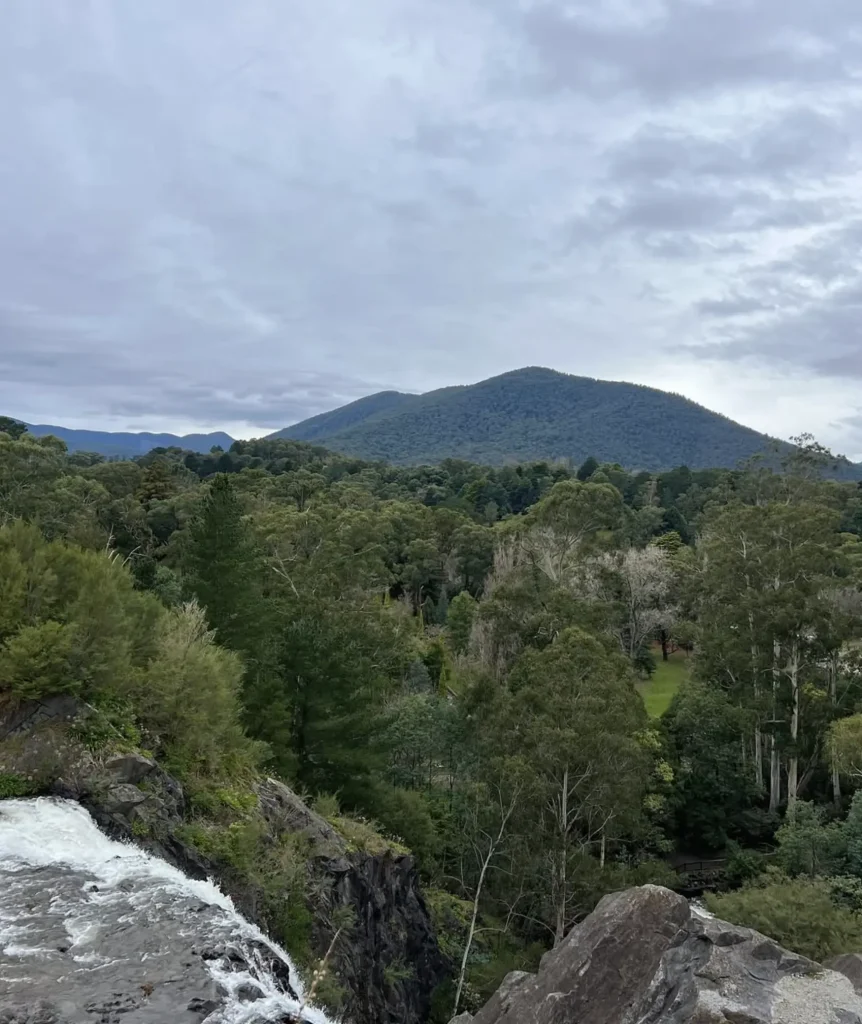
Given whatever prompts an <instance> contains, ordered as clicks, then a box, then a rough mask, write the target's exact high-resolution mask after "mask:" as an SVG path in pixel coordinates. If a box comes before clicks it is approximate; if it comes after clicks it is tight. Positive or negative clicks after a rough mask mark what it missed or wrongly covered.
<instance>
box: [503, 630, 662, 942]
mask: <svg viewBox="0 0 862 1024" xmlns="http://www.w3.org/2000/svg"><path fill="white" fill-rule="evenodd" d="M509 686H510V690H511V696H510V698H509V699H508V701H507V702H506V705H505V710H504V713H503V716H502V722H501V724H502V725H503V726H504V729H506V730H507V731H508V734H509V737H510V744H511V746H512V747H513V748H514V749H515V750H516V751H517V752H518V755H519V757H520V758H521V759H522V760H523V762H524V763H525V764H526V765H527V766H528V769H527V770H528V771H529V772H530V773H531V775H532V778H531V779H530V781H529V782H528V783H527V790H526V791H525V805H526V806H528V807H530V808H532V809H533V820H532V824H531V825H524V826H523V831H524V834H526V835H529V836H531V837H532V839H533V841H534V842H535V843H538V844H539V845H540V847H541V850H542V854H543V856H544V857H545V858H547V861H548V862H549V868H550V870H549V871H548V872H547V873H546V874H545V876H544V879H543V882H542V885H543V888H544V891H545V894H546V898H547V912H548V914H549V917H550V920H549V922H548V924H549V925H550V927H551V928H552V930H553V934H554V937H555V942H556V943H559V942H560V941H562V939H563V936H564V935H565V934H566V931H567V930H568V928H569V926H570V925H571V923H572V912H573V903H572V901H573V882H574V879H573V877H572V875H571V873H570V872H571V870H572V867H573V865H574V862H575V860H576V859H577V857H578V855H579V854H580V853H582V852H584V851H586V852H591V851H593V850H599V849H600V848H601V847H602V846H603V845H604V844H605V843H607V842H608V841H612V840H613V839H614V837H615V836H616V835H619V834H620V833H622V832H624V831H625V828H626V826H630V825H631V823H632V821H633V820H636V819H638V818H639V816H640V813H641V810H642V803H643V794H644V787H645V781H646V776H647V774H648V770H647V768H646V762H647V755H646V752H645V749H644V747H643V746H642V745H641V744H640V743H639V742H638V740H637V736H638V733H639V732H640V731H641V730H642V729H643V728H644V727H645V725H646V714H645V711H644V707H643V702H642V701H641V699H640V697H639V696H638V694H637V693H636V692H635V689H634V685H633V677H632V674H631V669H630V668H629V666H628V664H627V662H626V661H625V660H624V659H623V658H622V657H621V656H619V655H615V654H612V653H610V652H609V651H608V650H607V649H606V648H605V647H604V645H603V644H602V643H601V641H600V640H598V639H597V638H595V637H593V636H590V635H589V634H587V633H585V632H583V631H582V630H580V629H574V628H573V629H568V630H566V631H565V632H563V633H562V634H560V636H559V637H557V639H556V640H555V641H554V643H553V644H551V646H550V647H548V648H546V649H545V650H543V651H535V650H528V651H525V652H524V654H523V655H522V656H521V658H520V659H519V661H518V663H517V664H516V666H515V668H514V670H513V672H512V675H511V678H510V682H509ZM501 738H502V737H501ZM502 749H505V748H502Z"/></svg>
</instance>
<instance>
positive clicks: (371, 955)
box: [258, 779, 451, 1024]
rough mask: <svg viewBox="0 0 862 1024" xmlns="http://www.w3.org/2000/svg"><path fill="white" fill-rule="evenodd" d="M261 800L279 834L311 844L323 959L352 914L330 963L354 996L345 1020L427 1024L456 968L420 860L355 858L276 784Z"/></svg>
mask: <svg viewBox="0 0 862 1024" xmlns="http://www.w3.org/2000/svg"><path fill="white" fill-rule="evenodd" d="M258 797H259V799H260V804H261V809H262V810H263V813H264V815H265V817H266V819H267V821H268V822H269V823H270V826H271V827H272V829H273V831H274V833H275V834H278V833H280V832H292V833H296V832H300V833H302V834H303V835H305V836H306V837H307V838H308V840H309V842H310V847H311V853H310V859H309V865H310V872H311V875H312V876H313V877H312V884H311V886H310V889H311V891H314V892H316V893H318V894H319V895H318V899H319V905H320V906H321V907H325V908H327V909H326V911H325V912H320V913H317V914H316V915H315V925H314V947H315V951H316V952H317V953H318V955H319V956H323V955H324V954H325V953H326V951H327V949H328V948H329V944H330V942H331V941H332V938H333V935H334V931H333V928H332V925H331V923H330V922H331V921H332V919H333V917H336V916H337V912H338V910H339V909H340V908H347V909H349V910H350V911H351V912H352V916H353V918H354V920H355V925H354V927H353V928H352V929H350V930H349V932H348V933H346V934H345V935H343V936H342V937H341V938H340V939H339V941H338V943H337V945H336V947H335V951H334V954H333V957H332V960H331V963H332V966H333V969H334V973H335V974H336V976H337V977H338V978H339V980H340V981H341V983H342V984H343V985H344V986H345V987H346V989H347V991H348V997H347V1001H346V1003H345V1006H344V1008H343V1016H344V1019H345V1020H347V1021H350V1022H351V1024H388V1022H390V1021H393V1022H397V1024H422V1022H424V1021H426V1020H427V1018H428V1013H429V1011H430V1006H431V995H432V993H433V991H434V989H435V988H436V987H437V985H438V984H440V982H442V981H443V980H445V978H446V977H447V976H448V975H449V973H450V972H451V965H450V964H449V963H448V962H447V961H446V959H445V958H444V957H443V955H442V953H441V952H440V948H439V946H438V944H437V937H436V935H435V934H434V928H433V926H432V924H431V919H430V916H429V914H428V910H427V907H426V906H425V901H424V899H423V897H422V892H421V890H420V887H419V875H418V872H417V870H416V865H415V863H414V861H413V858H412V857H409V856H404V855H399V854H396V853H394V852H391V851H387V852H385V853H381V854H368V853H364V852H361V851H355V850H354V851H350V850H349V849H348V846H347V843H346V842H345V841H344V839H343V838H342V837H341V836H340V835H339V834H338V832H337V831H336V830H335V829H334V828H333V827H332V826H331V825H330V824H329V823H328V822H327V821H325V820H324V819H323V818H322V817H320V815H318V814H316V813H315V812H314V811H312V810H310V809H309V808H308V807H307V806H306V805H305V804H304V803H303V802H302V801H301V800H300V799H299V798H298V797H297V796H296V794H295V793H293V792H292V790H290V789H289V788H288V787H287V786H285V785H284V784H283V783H280V782H278V781H276V780H274V779H267V780H266V781H265V782H264V783H262V784H261V785H260V786H259V787H258ZM390 967H396V968H398V970H396V971H391V970H389V968H390ZM405 967H407V968H408V972H409V973H408V974H407V976H405V971H404V968H405Z"/></svg>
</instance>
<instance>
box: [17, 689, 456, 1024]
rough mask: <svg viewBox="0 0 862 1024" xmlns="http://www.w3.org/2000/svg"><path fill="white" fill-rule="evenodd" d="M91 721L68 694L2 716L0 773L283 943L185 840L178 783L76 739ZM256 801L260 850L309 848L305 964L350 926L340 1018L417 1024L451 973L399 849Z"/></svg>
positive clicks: (339, 953)
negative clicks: (342, 915) (354, 840)
mask: <svg viewBox="0 0 862 1024" xmlns="http://www.w3.org/2000/svg"><path fill="white" fill-rule="evenodd" d="M90 714H91V711H90V709H88V708H87V707H86V706H84V705H82V704H81V703H80V702H78V701H77V700H75V699H74V698H72V697H67V696H62V697H54V698H47V699H45V700H42V701H29V702H25V703H23V704H20V705H17V706H15V707H5V708H3V707H0V776H2V775H3V773H10V774H11V775H14V776H15V777H21V778H24V779H28V780H38V786H37V788H36V791H38V792H40V793H47V794H51V795H54V796H59V797H64V798H67V799H72V800H75V801H76V802H78V803H79V804H81V805H82V806H83V807H85V808H86V809H87V810H88V811H89V813H90V814H91V815H92V817H93V818H94V819H95V821H96V822H97V823H98V824H99V826H100V827H101V829H102V830H103V831H104V832H105V833H107V834H108V835H109V836H111V837H112V838H114V839H123V840H127V841H132V842H134V843H135V844H136V845H137V846H139V847H141V848H142V849H144V850H145V851H147V852H148V853H151V854H153V855H155V856H157V857H160V858H161V859H163V860H166V861H167V862H168V863H169V864H172V865H173V866H174V867H177V868H179V869H180V870H181V871H182V872H183V873H184V874H185V875H186V876H188V877H189V878H192V879H198V880H203V879H206V878H215V879H216V880H217V881H218V883H219V884H220V886H221V887H222V889H224V891H226V892H227V893H228V894H229V895H230V896H231V897H232V898H233V900H234V903H235V905H236V906H237V908H238V909H239V910H240V911H241V912H242V913H243V914H244V915H245V916H246V917H247V918H248V919H249V920H251V921H252V922H254V923H255V924H258V925H260V926H261V927H262V928H263V929H264V931H267V932H269V933H270V934H273V936H274V937H275V938H280V937H281V936H280V935H279V934H278V929H277V928H273V927H271V924H272V922H271V921H270V920H269V919H268V916H267V914H266V911H265V909H264V905H265V904H264V901H263V900H262V899H261V893H260V892H259V891H257V889H256V887H255V885H254V884H252V883H251V882H250V881H249V879H248V878H246V877H244V876H243V874H242V872H238V871H236V870H234V869H233V868H232V867H231V866H230V865H227V864H222V863H219V862H217V861H211V860H208V859H207V858H206V857H205V856H202V855H201V853H200V851H199V850H198V849H196V848H195V847H194V846H193V845H190V844H189V843H188V842H186V841H185V840H184V839H183V830H182V825H183V824H184V823H185V822H186V821H187V819H188V809H187V807H186V800H185V797H184V794H183V789H182V786H181V785H180V784H179V783H178V782H177V781H176V779H174V778H172V776H170V775H169V774H168V773H167V772H165V771H164V770H163V769H162V768H161V767H160V766H159V765H158V764H156V763H155V762H154V761H153V760H151V759H150V758H148V757H144V756H142V755H141V754H140V753H134V752H128V753H116V754H113V755H109V754H107V753H102V754H93V753H92V752H91V751H89V750H87V749H85V748H84V747H83V746H82V744H81V743H80V742H79V741H78V740H77V739H76V734H75V729H76V727H77V726H80V724H81V722H82V721H84V720H86V719H87V718H88V716H89V715H90ZM11 795H17V794H11ZM256 796H257V801H258V808H257V813H258V814H259V816H260V820H261V823H262V825H263V827H264V829H265V831H266V835H267V841H269V842H272V843H275V842H277V841H278V840H279V837H281V836H285V835H291V836H299V837H302V840H303V843H304V845H305V848H306V849H307V851H308V853H307V871H308V879H307V886H306V891H307V894H308V899H307V902H308V910H309V911H310V914H311V919H312V935H311V940H312V952H313V953H314V955H315V956H317V957H322V956H323V955H324V954H325V953H326V952H327V950H328V949H329V946H330V943H331V941H332V939H333V937H334V935H335V933H336V930H337V928H336V925H335V924H334V922H335V921H336V920H337V919H338V916H339V915H338V912H339V911H340V910H344V911H346V912H348V916H349V919H350V920H351V922H352V924H351V926H350V927H349V928H348V929H347V930H346V931H345V932H343V934H341V937H340V939H339V941H338V943H337V945H336V947H335V949H334V951H333V953H332V956H331V959H330V966H331V967H332V968H333V971H334V973H335V975H336V976H337V978H338V980H339V981H340V983H341V984H342V985H343V987H344V989H345V994H346V999H345V1003H344V1005H343V1007H342V1013H343V1016H344V1019H345V1020H349V1021H350V1024H382V1022H397V1024H423V1022H424V1021H426V1020H427V1018H428V1014H429V1009H430V1003H431V996H432V993H433V991H434V989H435V987H436V986H437V985H438V984H440V982H442V981H443V980H444V979H445V978H446V977H447V976H448V975H449V973H450V971H451V965H450V964H449V963H448V962H447V960H446V959H445V957H444V956H443V954H442V953H441V951H440V948H439V946H438V944H437V938H436V935H435V932H434V928H433V925H432V923H431V919H430V916H429V914H428V910H427V908H426V906H425V902H424V899H423V897H422V893H421V889H420V886H419V876H418V871H417V869H416V865H415V863H414V860H413V858H412V857H411V856H409V855H406V854H404V853H402V852H399V851H397V850H389V849H387V850H385V851H383V852H380V853H370V852H365V851H363V850H357V849H353V848H351V847H350V844H348V843H347V842H346V841H345V840H344V838H343V837H342V836H341V835H340V834H339V833H338V832H337V831H336V830H335V829H334V828H333V827H332V826H331V825H330V824H329V822H327V821H326V820H324V819H323V818H321V817H320V816H319V815H317V814H315V813H314V811H312V810H311V809H309V808H308V807H307V806H306V805H305V804H304V803H303V802H302V801H301V800H300V799H299V798H298V797H297V796H296V794H295V793H293V792H292V791H291V790H290V789H289V788H288V787H287V786H285V785H283V784H282V783H280V782H278V781H276V780H274V779H262V780H260V782H259V784H258V785H257V787H256ZM286 898H287V897H286ZM392 967H398V968H400V969H399V970H397V971H393V970H392ZM404 968H408V969H404ZM0 1024H3V1022H2V1021H0Z"/></svg>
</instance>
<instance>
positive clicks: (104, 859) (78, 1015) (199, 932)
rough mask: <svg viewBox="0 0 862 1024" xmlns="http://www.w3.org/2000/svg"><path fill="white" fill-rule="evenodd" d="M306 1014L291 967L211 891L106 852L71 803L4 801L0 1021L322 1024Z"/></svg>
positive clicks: (124, 849)
mask: <svg viewBox="0 0 862 1024" xmlns="http://www.w3.org/2000/svg"><path fill="white" fill-rule="evenodd" d="M303 1003H304V993H303V989H302V984H301V981H300V978H299V975H298V972H297V970H296V968H295V967H294V965H293V963H292V962H291V960H290V958H289V957H288V955H287V954H286V953H285V952H284V950H283V949H281V948H280V947H279V946H277V945H276V944H275V943H273V942H272V941H270V940H269V939H267V938H266V937H265V936H264V935H263V933H262V932H261V931H260V930H259V929H258V928H256V927H255V926H254V925H252V924H250V923H249V922H248V921H246V920H245V919H244V918H243V917H242V916H241V915H240V914H239V913H237V911H236V909H235V907H234V905H233V903H232V902H231V900H230V898H229V897H228V896H226V895H225V894H224V893H223V892H221V891H220V890H219V888H218V887H217V886H216V885H214V884H213V883H212V882H209V881H206V882H202V881H195V880H193V879H189V878H187V877H186V876H185V875H183V874H182V872H181V871H179V870H177V869H176V868H174V867H172V866H171V865H169V864H167V863H166V862H164V861H162V860H159V859H158V858H156V857H152V856H150V855H149V854H146V853H144V852H143V851H141V850H139V849H138V848H137V847H135V846H133V845H131V844H127V843H122V842H116V841H114V840H112V839H109V838H108V837H107V836H105V835H104V834H103V833H102V832H100V831H99V829H98V828H97V827H96V825H95V823H94V822H93V820H92V818H91V817H90V816H89V814H88V813H87V811H86V810H84V809H83V808H82V807H81V806H80V805H78V804H76V803H74V802H72V801H68V800H58V799H53V798H46V797H43V798H38V799H34V800H6V801H3V802H0V1011H4V1010H7V1009H11V1008H28V1009H29V1008H32V1007H33V1006H40V1005H42V1004H44V1007H45V1012H46V1014H47V1013H49V1011H50V1013H53V1014H54V1016H53V1017H51V1016H45V1019H46V1020H56V1021H58V1022H64V1021H66V1020H69V1021H74V1022H78V1021H82V1022H83V1021H91V1020H92V1021H98V1020H102V1019H113V1015H122V1016H121V1018H120V1019H122V1021H123V1022H124V1024H164V1022H165V1021H168V1020H170V1021H171V1022H172V1024H173V1022H176V1024H180V1022H182V1024H199V1022H200V1024H202V1022H204V1021H206V1022H207V1024H264V1022H270V1021H271V1022H275V1021H279V1022H286V1021H297V1020H302V1021H306V1022H308V1024H330V1022H329V1019H328V1018H327V1017H326V1016H325V1014H323V1013H322V1012H321V1011H320V1010H317V1009H315V1008H313V1007H309V1006H303ZM0 1016H2V1012H0ZM25 1019H26V1018H25ZM40 1019H41V1018H40Z"/></svg>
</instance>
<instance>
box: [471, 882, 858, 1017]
mask: <svg viewBox="0 0 862 1024" xmlns="http://www.w3.org/2000/svg"><path fill="white" fill-rule="evenodd" d="M845 966H847V965H846V964H845ZM456 1020H457V1021H458V1024H466V1021H469V1017H465V1016H464V1015H462V1018H456ZM453 1024H454V1022H453ZM473 1024H862V997H860V995H859V994H857V992H856V991H855V990H854V988H853V985H852V984H851V982H850V980H849V979H848V978H847V977H845V976H844V975H843V974H838V973H835V972H834V971H831V970H825V969H824V968H822V967H820V966H819V965H818V964H815V963H812V962H811V961H810V960H806V959H805V957H802V956H798V955H797V954H795V953H790V952H788V951H787V950H785V949H782V948H781V947H780V946H779V945H777V943H775V942H773V941H772V940H771V939H768V938H766V937H765V936H763V935H760V934H758V933H757V932H754V931H751V930H750V929H747V928H737V927H735V926H734V925H729V924H726V923H725V922H723V921H718V920H715V919H713V918H708V917H706V916H704V915H702V914H700V913H698V912H697V911H693V910H692V909H691V908H690V907H689V904H688V902H687V901H686V900H685V899H684V898H683V897H681V896H678V895H677V894H675V893H673V892H670V891H669V890H668V889H662V888H660V887H658V886H643V887H641V888H638V889H630V890H628V891H626V892H624V893H618V894H614V895H613V896H608V897H605V899H603V900H602V901H601V902H600V903H599V905H598V907H597V908H596V909H595V911H594V912H593V913H592V914H591V915H590V916H589V917H588V918H587V919H586V920H585V921H584V922H583V923H582V924H580V925H578V926H577V927H576V928H574V929H573V930H572V932H571V933H570V934H569V936H568V937H567V938H566V939H565V940H564V942H563V943H561V945H560V946H558V947H557V949H555V950H553V951H552V952H550V953H548V954H547V955H546V956H545V957H544V958H543V960H542V963H541V966H540V968H539V971H538V973H537V974H536V975H528V976H526V977H525V976H523V975H521V976H518V977H514V978H513V977H512V976H510V977H509V978H507V979H506V981H505V982H504V983H503V985H502V986H501V987H500V990H499V991H498V992H497V993H496V994H495V995H494V996H493V997H492V999H491V1000H490V1002H489V1003H488V1004H487V1005H486V1006H485V1007H483V1009H482V1010H481V1011H480V1012H479V1013H478V1014H477V1015H476V1016H475V1018H473Z"/></svg>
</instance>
